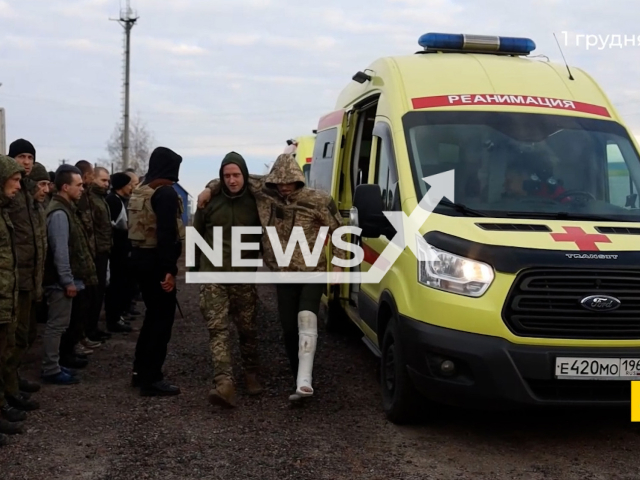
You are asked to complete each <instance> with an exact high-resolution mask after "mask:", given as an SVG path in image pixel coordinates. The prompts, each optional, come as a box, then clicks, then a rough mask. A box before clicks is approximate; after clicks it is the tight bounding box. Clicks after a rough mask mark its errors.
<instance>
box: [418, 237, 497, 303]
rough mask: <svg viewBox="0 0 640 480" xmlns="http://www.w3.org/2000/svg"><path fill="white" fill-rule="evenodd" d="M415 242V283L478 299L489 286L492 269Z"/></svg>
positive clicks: (492, 274) (423, 243)
mask: <svg viewBox="0 0 640 480" xmlns="http://www.w3.org/2000/svg"><path fill="white" fill-rule="evenodd" d="M420 240H422V241H420V242H418V281H419V282H420V283H421V284H423V285H426V286H427V287H431V288H437V289H438V290H444V291H446V292H450V293H457V294H460V295H467V296H470V297H481V296H482V295H484V293H485V292H486V291H487V289H488V288H489V287H490V286H491V283H493V279H494V278H495V275H494V273H493V268H492V267H491V266H490V265H487V264H486V263H482V262H478V261H476V260H471V259H469V258H465V257H460V256H458V255H454V254H453V253H449V252H445V251H443V250H440V249H437V248H435V247H432V246H431V245H429V244H428V243H426V242H425V241H424V240H423V239H420Z"/></svg>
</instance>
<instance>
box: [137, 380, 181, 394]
mask: <svg viewBox="0 0 640 480" xmlns="http://www.w3.org/2000/svg"><path fill="white" fill-rule="evenodd" d="M140 395H141V396H143V397H165V396H170V395H180V388H179V387H177V386H175V385H171V384H170V383H169V382H167V381H166V380H160V381H159V382H155V383H152V384H147V385H143V386H142V387H140Z"/></svg>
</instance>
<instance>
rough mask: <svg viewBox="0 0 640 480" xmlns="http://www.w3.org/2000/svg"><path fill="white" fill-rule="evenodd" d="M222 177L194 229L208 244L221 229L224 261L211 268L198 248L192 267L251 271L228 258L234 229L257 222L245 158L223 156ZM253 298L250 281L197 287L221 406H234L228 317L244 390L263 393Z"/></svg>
mask: <svg viewBox="0 0 640 480" xmlns="http://www.w3.org/2000/svg"><path fill="white" fill-rule="evenodd" d="M220 179H222V182H221V185H222V188H221V189H219V190H218V191H217V192H216V193H215V194H214V195H213V196H212V198H211V201H210V202H209V203H208V204H207V206H206V207H204V208H202V209H198V210H197V211H196V214H195V218H194V227H195V229H196V230H197V231H198V233H199V234H200V235H201V236H202V237H203V238H204V239H205V241H206V242H207V243H208V244H209V245H211V246H212V247H213V228H214V227H222V260H223V264H222V265H221V266H214V265H213V264H212V263H211V262H210V261H209V259H208V258H207V257H206V256H204V255H202V254H201V252H200V250H199V249H198V250H197V251H196V255H195V261H196V265H195V267H194V270H195V271H201V272H216V271H217V272H255V271H256V270H257V268H256V267H243V266H232V261H231V259H232V250H233V246H232V235H231V234H232V229H233V228H234V227H260V226H261V223H260V216H259V214H258V207H257V205H256V200H255V198H254V196H253V194H252V193H251V191H250V189H249V171H248V169H247V165H246V163H245V161H244V158H242V156H241V155H239V154H238V153H236V152H231V153H229V154H227V155H226V156H225V158H224V160H222V164H221V165H220ZM250 237H253V238H250ZM260 239H261V234H255V235H244V236H243V237H242V240H243V242H251V243H260ZM258 253H259V252H258V251H257V250H244V251H243V252H242V255H241V258H243V259H251V258H253V259H257V258H258ZM257 300H258V292H257V290H256V285H255V284H253V283H244V284H206V285H202V286H201V288H200V311H201V312H202V315H203V316H204V318H205V319H206V321H207V328H208V329H209V348H210V350H211V356H212V360H213V368H214V374H215V381H214V388H213V389H212V390H211V391H210V392H209V401H210V402H211V403H212V404H217V405H222V406H225V407H233V406H235V404H236V400H235V381H234V378H233V368H232V363H231V345H230V339H229V327H230V320H233V322H234V323H235V324H236V327H237V329H238V334H239V337H240V338H239V340H240V352H241V355H242V361H243V367H244V371H245V382H246V387H247V392H248V393H249V394H250V395H255V394H258V393H260V392H261V391H262V387H261V385H260V384H259V383H258V379H257V370H258V358H257V346H258V345H257V344H258V341H257V326H256V304H257ZM230 317H231V318H230Z"/></svg>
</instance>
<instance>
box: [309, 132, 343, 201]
mask: <svg viewBox="0 0 640 480" xmlns="http://www.w3.org/2000/svg"><path fill="white" fill-rule="evenodd" d="M337 135H338V129H337V128H331V129H329V130H325V131H323V132H320V133H318V136H317V137H316V142H315V146H314V149H313V161H312V163H311V171H310V172H309V186H310V187H311V188H317V189H318V190H324V191H325V192H327V193H331V181H332V180H333V162H334V153H335V152H334V147H335V144H336V139H337Z"/></svg>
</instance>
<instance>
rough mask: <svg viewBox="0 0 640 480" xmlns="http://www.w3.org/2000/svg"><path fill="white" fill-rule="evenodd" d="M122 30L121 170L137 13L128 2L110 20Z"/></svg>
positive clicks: (125, 150) (125, 155)
mask: <svg viewBox="0 0 640 480" xmlns="http://www.w3.org/2000/svg"><path fill="white" fill-rule="evenodd" d="M110 20H115V21H117V22H118V23H119V24H120V25H122V27H123V28H124V45H123V46H124V78H123V99H122V100H123V113H122V120H123V122H122V123H123V140H122V169H123V170H125V169H127V168H128V167H129V73H130V64H131V55H130V52H131V29H132V28H133V26H134V25H135V23H136V21H137V20H138V16H137V12H135V11H133V10H131V5H130V4H129V0H127V3H126V7H125V8H124V9H123V8H120V18H111V19H110Z"/></svg>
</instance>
